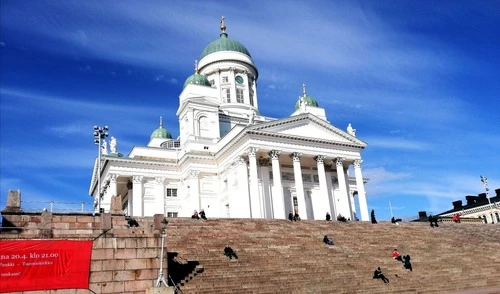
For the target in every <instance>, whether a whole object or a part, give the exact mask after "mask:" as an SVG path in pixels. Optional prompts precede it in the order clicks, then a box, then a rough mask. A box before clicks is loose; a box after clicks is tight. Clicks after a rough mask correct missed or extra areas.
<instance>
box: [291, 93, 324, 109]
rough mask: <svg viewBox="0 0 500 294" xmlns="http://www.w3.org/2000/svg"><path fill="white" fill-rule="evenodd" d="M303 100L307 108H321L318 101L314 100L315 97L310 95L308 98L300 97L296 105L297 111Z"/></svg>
mask: <svg viewBox="0 0 500 294" xmlns="http://www.w3.org/2000/svg"><path fill="white" fill-rule="evenodd" d="M301 100H303V101H304V103H305V104H306V105H307V106H314V107H318V106H319V104H318V101H316V99H314V98H313V97H311V96H309V95H306V96H302V97H300V98H299V100H297V103H295V110H297V109H299V108H300V102H301Z"/></svg>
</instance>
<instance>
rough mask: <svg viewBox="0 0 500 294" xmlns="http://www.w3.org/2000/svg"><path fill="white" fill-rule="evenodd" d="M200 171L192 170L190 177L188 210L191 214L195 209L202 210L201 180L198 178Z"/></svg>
mask: <svg viewBox="0 0 500 294" xmlns="http://www.w3.org/2000/svg"><path fill="white" fill-rule="evenodd" d="M199 174H200V172H199V171H197V170H192V171H190V173H189V177H188V191H189V202H188V203H189V208H188V210H187V211H188V212H189V214H191V213H192V212H193V211H194V210H197V211H198V212H199V211H200V180H199V178H198V176H199Z"/></svg>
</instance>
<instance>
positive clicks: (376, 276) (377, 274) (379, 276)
mask: <svg viewBox="0 0 500 294" xmlns="http://www.w3.org/2000/svg"><path fill="white" fill-rule="evenodd" d="M373 278H374V279H381V280H382V281H384V283H389V279H388V278H386V277H385V276H384V274H383V273H382V270H381V269H380V267H377V269H376V270H375V271H374V272H373Z"/></svg>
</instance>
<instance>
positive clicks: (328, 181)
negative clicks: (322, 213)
mask: <svg viewBox="0 0 500 294" xmlns="http://www.w3.org/2000/svg"><path fill="white" fill-rule="evenodd" d="M323 166H324V165H323ZM325 177H326V191H327V193H328V203H329V204H330V206H329V207H330V214H331V215H332V217H337V214H338V213H337V208H336V203H335V196H334V193H333V184H332V173H331V165H327V166H325Z"/></svg>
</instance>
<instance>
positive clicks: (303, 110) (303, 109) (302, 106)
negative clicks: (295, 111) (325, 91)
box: [299, 96, 307, 112]
mask: <svg viewBox="0 0 500 294" xmlns="http://www.w3.org/2000/svg"><path fill="white" fill-rule="evenodd" d="M299 99H300V109H301V110H302V112H306V107H307V105H306V100H305V99H304V96H302V97H299Z"/></svg>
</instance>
